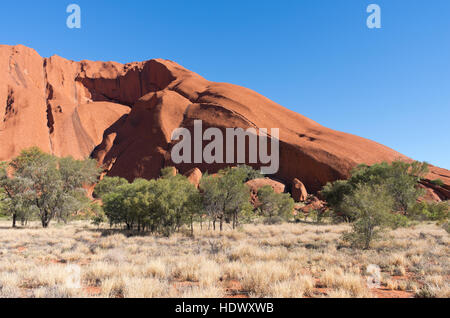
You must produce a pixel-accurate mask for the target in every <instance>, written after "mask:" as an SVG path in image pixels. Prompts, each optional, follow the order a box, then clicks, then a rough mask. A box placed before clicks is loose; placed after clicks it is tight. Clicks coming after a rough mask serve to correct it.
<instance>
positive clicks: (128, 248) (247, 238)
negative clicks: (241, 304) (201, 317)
mask: <svg viewBox="0 0 450 318" xmlns="http://www.w3.org/2000/svg"><path fill="white" fill-rule="evenodd" d="M426 171H427V165H426V164H425V163H419V162H412V163H405V162H393V163H391V164H388V163H381V164H376V165H373V166H370V167H369V166H366V165H362V166H359V167H357V168H356V169H355V170H354V171H353V173H352V175H351V177H350V178H349V179H348V180H339V181H336V182H333V183H329V184H327V185H326V186H325V187H324V188H323V190H322V191H321V193H320V194H319V195H320V196H321V197H322V198H323V199H324V200H325V206H324V207H323V208H321V209H320V210H317V209H315V210H312V211H310V212H309V213H307V214H305V213H303V212H302V211H303V210H302V209H301V206H302V204H301V203H300V204H299V203H297V204H295V203H294V200H293V199H292V198H291V197H290V195H289V194H288V193H276V192H275V191H274V189H273V188H272V187H271V186H263V187H261V188H260V189H259V190H258V192H257V200H256V202H252V200H251V193H250V189H249V187H248V186H247V185H246V182H248V181H249V180H252V179H257V178H261V177H262V176H261V174H260V173H259V172H257V171H255V170H253V169H252V168H250V167H248V166H245V165H244V166H238V167H234V168H227V169H224V170H221V171H219V172H218V173H217V174H214V175H208V174H205V175H204V176H203V178H202V179H201V180H200V183H199V184H198V187H197V186H196V185H194V184H192V183H191V182H190V181H189V180H188V178H186V177H184V176H182V175H178V174H176V173H174V169H173V168H171V167H168V168H165V169H163V170H162V171H161V176H160V178H158V179H155V180H144V179H136V180H134V181H133V182H129V181H127V180H126V179H122V178H118V177H113V178H111V177H104V178H103V179H102V180H101V181H100V182H98V177H99V174H100V170H99V169H98V168H97V165H96V162H95V161H92V160H89V159H88V160H74V159H72V158H57V157H54V156H51V155H48V154H44V153H43V152H41V151H40V150H39V149H37V148H32V149H28V150H25V151H23V152H22V153H21V155H20V156H18V157H17V158H15V159H14V160H12V161H11V162H9V163H3V164H2V165H1V169H0V213H1V215H3V216H2V219H1V221H0V254H1V259H0V297H449V296H450V295H449V278H448V277H449V272H448V262H449V259H448V254H449V253H448V252H449V250H448V249H449V244H448V243H449V233H448V232H449V229H448V214H449V204H448V202H439V203H429V202H425V201H423V200H420V197H421V196H422V195H423V192H422V190H421V189H420V188H419V187H418V182H419V181H420V179H421V178H422V176H423V175H424V174H425V173H426ZM95 183H97V185H96V186H95V189H94V193H93V197H94V198H93V199H92V198H91V199H89V196H87V195H86V194H87V191H86V189H88V188H92V187H93V185H94V184H95ZM52 221H53V222H52ZM11 222H12V223H11ZM11 225H12V226H11ZM42 228H44V229H42ZM73 270H75V273H73V272H71V271H73ZM69 278H71V279H75V280H76V284H75V287H74V285H73V284H72V283H70V282H68V279H69Z"/></svg>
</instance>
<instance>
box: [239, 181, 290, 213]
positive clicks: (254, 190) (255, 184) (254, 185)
mask: <svg viewBox="0 0 450 318" xmlns="http://www.w3.org/2000/svg"><path fill="white" fill-rule="evenodd" d="M246 185H247V186H248V187H249V188H250V197H251V202H252V204H253V206H258V205H259V203H258V190H259V189H261V188H262V187H264V186H267V185H268V186H271V187H272V189H273V191H275V193H283V192H284V191H285V190H286V186H285V185H284V184H283V183H281V182H278V181H275V180H272V179H270V178H259V179H253V180H250V181H247V183H246Z"/></svg>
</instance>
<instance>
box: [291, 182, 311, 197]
mask: <svg viewBox="0 0 450 318" xmlns="http://www.w3.org/2000/svg"><path fill="white" fill-rule="evenodd" d="M291 192H292V193H291V194H292V198H293V199H294V200H295V201H296V202H302V201H305V200H306V199H307V198H308V191H307V190H306V187H305V185H304V184H303V183H302V182H301V181H300V180H298V179H297V178H295V179H294V180H293V181H292V190H291Z"/></svg>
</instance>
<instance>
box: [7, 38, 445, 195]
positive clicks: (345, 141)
mask: <svg viewBox="0 0 450 318" xmlns="http://www.w3.org/2000/svg"><path fill="white" fill-rule="evenodd" d="M197 119H201V120H203V124H204V129H206V128H208V127H217V128H219V129H221V130H225V129H226V128H227V127H241V128H244V129H246V128H250V127H253V128H268V129H271V128H279V129H280V137H279V139H280V170H279V171H278V173H277V174H276V175H274V176H273V177H274V178H276V179H277V180H281V181H283V182H285V183H289V182H291V180H293V179H294V178H298V179H299V180H301V181H302V183H303V184H304V185H305V186H306V188H307V189H308V190H309V192H311V193H316V192H317V191H318V190H320V189H321V187H322V186H323V185H324V184H325V183H326V182H328V181H332V180H336V179H345V178H347V177H348V176H349V173H350V171H351V169H352V168H353V167H354V166H355V165H357V164H359V163H366V164H369V165H370V164H374V163H377V162H381V161H392V160H396V159H403V160H411V159H409V158H407V157H405V156H404V155H402V154H400V153H398V152H396V151H394V150H392V149H390V148H388V147H385V146H383V145H381V144H378V143H376V142H373V141H370V140H367V139H364V138H361V137H357V136H354V135H350V134H347V133H342V132H338V131H334V130H331V129H329V128H326V127H323V126H321V125H319V124H318V123H316V122H314V121H312V120H311V119H308V118H306V117H304V116H302V115H300V114H297V113H295V112H293V111H290V110H288V109H286V108H284V107H282V106H280V105H278V104H276V103H275V102H272V101H271V100H269V99H267V98H265V97H264V96H262V95H260V94H258V93H256V92H254V91H252V90H249V89H247V88H244V87H240V86H236V85H232V84H225V83H215V82H210V81H208V80H206V79H204V78H203V77H201V76H200V75H198V74H196V73H194V72H191V71H189V70H187V69H185V68H183V67H182V66H180V65H178V64H177V63H175V62H172V61H168V60H161V59H156V60H150V61H145V62H135V63H129V64H120V63H115V62H91V61H81V62H74V61H69V60H66V59H63V58H61V57H58V56H53V57H51V58H42V57H41V56H39V54H38V53H37V52H36V51H34V50H33V49H30V48H27V47H24V46H4V45H3V46H0V144H1V147H0V160H9V159H11V158H13V157H14V156H16V155H17V154H18V153H19V152H20V151H21V150H22V149H24V148H26V147H30V146H38V147H40V148H41V149H43V150H44V151H46V152H49V153H53V154H55V155H58V156H68V155H71V156H73V157H75V158H85V157H88V156H92V157H93V158H96V159H97V160H98V162H99V163H100V164H102V165H103V166H104V167H105V170H106V171H107V172H108V174H109V175H112V176H122V177H125V178H127V179H129V180H132V179H134V178H137V177H144V178H156V177H158V176H159V174H160V169H161V168H162V167H164V166H173V165H174V166H176V168H177V169H178V170H179V171H180V173H182V174H184V173H186V172H188V171H189V170H191V169H193V168H198V169H199V170H200V171H201V172H206V171H208V172H209V173H210V174H213V173H215V172H217V171H218V170H219V169H221V168H224V167H225V166H227V165H226V164H212V165H210V164H196V163H192V164H178V165H175V164H174V163H173V162H171V158H170V151H171V148H172V147H173V145H174V143H173V142H171V134H172V131H173V130H174V129H175V128H178V127H184V128H187V129H189V130H191V131H192V130H193V122H194V120H197ZM256 167H258V165H256ZM434 179H441V180H442V181H444V183H445V186H444V187H440V188H439V189H434V188H433V191H435V192H436V193H437V194H438V195H439V196H442V197H445V198H447V199H448V198H449V191H450V188H449V186H450V172H449V171H448V170H446V169H441V168H437V167H431V173H430V174H429V175H428V176H427V180H428V181H430V180H434ZM425 186H426V187H428V188H429V187H430V185H429V184H428V183H427V184H425Z"/></svg>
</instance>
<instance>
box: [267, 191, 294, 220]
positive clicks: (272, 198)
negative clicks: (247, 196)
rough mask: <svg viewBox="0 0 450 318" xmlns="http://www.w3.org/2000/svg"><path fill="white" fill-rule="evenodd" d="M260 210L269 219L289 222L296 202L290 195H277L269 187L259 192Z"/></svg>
mask: <svg viewBox="0 0 450 318" xmlns="http://www.w3.org/2000/svg"><path fill="white" fill-rule="evenodd" d="M258 200H259V202H260V206H259V210H260V212H261V214H262V215H263V216H265V217H266V218H267V219H269V220H270V219H272V220H273V219H281V220H287V219H289V218H290V217H292V212H293V211H294V203H295V202H294V200H293V199H292V198H291V196H290V195H289V194H288V193H276V192H275V191H274V190H273V188H272V187H271V186H269V185H267V186H264V187H262V188H261V189H259V190H258Z"/></svg>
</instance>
